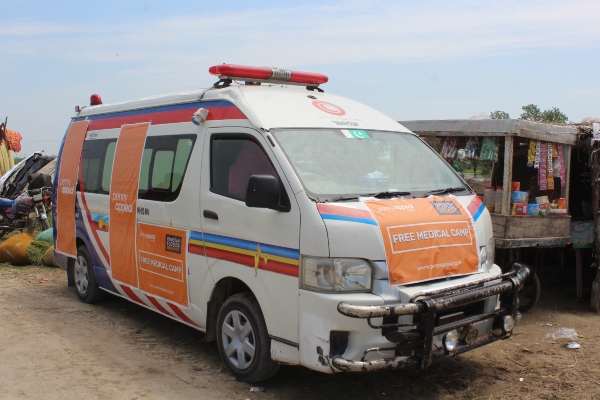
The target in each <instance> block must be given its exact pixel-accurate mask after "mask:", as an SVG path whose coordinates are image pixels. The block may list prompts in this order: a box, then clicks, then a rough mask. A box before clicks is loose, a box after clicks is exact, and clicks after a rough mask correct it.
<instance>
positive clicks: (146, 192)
mask: <svg viewBox="0 0 600 400" xmlns="http://www.w3.org/2000/svg"><path fill="white" fill-rule="evenodd" d="M195 141H196V135H172V136H148V137H147V138H146V146H145V149H144V154H143V156H142V165H141V167H140V182H139V192H138V198H139V199H145V200H155V201H173V200H175V199H176V198H177V197H178V196H179V192H180V190H181V185H182V184H183V178H184V176H185V172H186V169H187V165H188V162H189V160H190V155H191V154H192V149H193V147H194V143H195Z"/></svg>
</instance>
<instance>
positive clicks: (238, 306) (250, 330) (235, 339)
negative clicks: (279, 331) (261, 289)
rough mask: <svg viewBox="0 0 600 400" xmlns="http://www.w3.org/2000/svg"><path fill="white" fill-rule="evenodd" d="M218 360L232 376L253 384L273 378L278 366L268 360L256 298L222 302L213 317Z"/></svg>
mask: <svg viewBox="0 0 600 400" xmlns="http://www.w3.org/2000/svg"><path fill="white" fill-rule="evenodd" d="M217 344H218V347H219V353H220V354H221V359H222V360H223V362H224V363H225V365H226V366H227V369H229V371H230V372H231V374H232V375H233V376H235V377H236V378H237V379H239V380H240V381H243V382H247V383H255V382H261V381H265V380H267V379H269V378H271V377H273V376H274V375H275V374H276V373H277V370H278V369H279V364H278V363H277V362H275V361H273V360H272V359H271V338H270V337H269V334H268V332H267V325H266V323H265V319H264V317H263V315H262V311H261V309H260V306H259V305H258V302H257V301H256V298H255V297H254V296H253V295H252V294H251V293H239V294H235V295H233V296H231V297H229V298H228V299H227V300H225V303H223V306H222V307H221V310H220V311H219V316H218V318H217Z"/></svg>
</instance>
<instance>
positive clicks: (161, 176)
mask: <svg viewBox="0 0 600 400" xmlns="http://www.w3.org/2000/svg"><path fill="white" fill-rule="evenodd" d="M174 155H175V152H174V151H172V150H157V151H156V153H154V165H153V168H152V187H153V188H156V189H165V190H166V189H170V188H171V178H172V177H173V158H174Z"/></svg>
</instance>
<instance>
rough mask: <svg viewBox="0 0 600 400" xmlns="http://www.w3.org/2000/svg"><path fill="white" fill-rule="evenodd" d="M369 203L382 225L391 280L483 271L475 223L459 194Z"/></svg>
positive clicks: (423, 278)
mask: <svg viewBox="0 0 600 400" xmlns="http://www.w3.org/2000/svg"><path fill="white" fill-rule="evenodd" d="M365 205H366V206H367V207H368V208H369V210H370V211H371V213H372V214H373V216H374V217H375V220H376V221H377V224H378V225H379V228H380V229H381V236H382V237H383V244H384V247H385V254H386V258H387V264H388V270H389V278H390V283H391V284H392V285H400V284H405V283H413V282H422V281H426V280H430V279H438V278H443V277H446V276H454V275H464V274H469V273H474V272H477V271H478V269H479V257H478V253H477V243H476V235H475V231H474V228H473V222H472V220H471V217H470V215H469V214H468V213H467V211H466V210H465V209H464V208H463V207H462V205H461V204H460V203H459V202H458V201H457V200H456V199H455V198H453V197H428V198H424V199H406V200H405V199H395V200H383V201H379V200H368V201H365Z"/></svg>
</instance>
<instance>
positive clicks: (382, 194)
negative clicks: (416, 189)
mask: <svg viewBox="0 0 600 400" xmlns="http://www.w3.org/2000/svg"><path fill="white" fill-rule="evenodd" d="M369 196H373V197H375V198H376V199H389V198H392V197H398V196H410V192H379V193H374V194H369Z"/></svg>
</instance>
